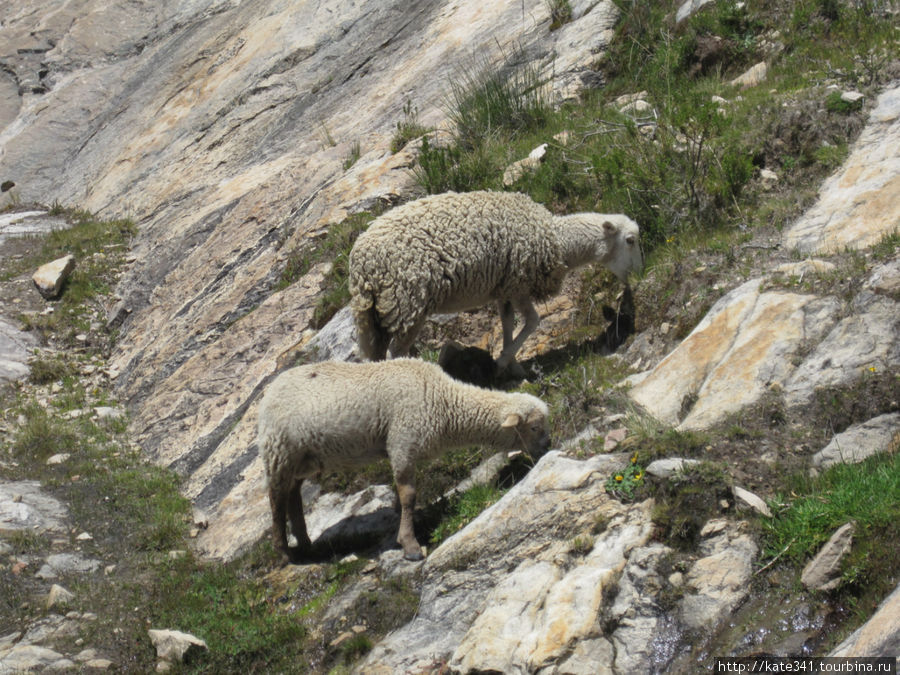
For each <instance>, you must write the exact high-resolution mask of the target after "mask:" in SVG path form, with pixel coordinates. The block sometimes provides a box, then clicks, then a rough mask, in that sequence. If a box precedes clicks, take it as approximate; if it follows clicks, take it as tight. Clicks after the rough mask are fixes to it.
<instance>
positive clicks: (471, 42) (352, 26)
mask: <svg viewBox="0 0 900 675" xmlns="http://www.w3.org/2000/svg"><path fill="white" fill-rule="evenodd" d="M4 5H5V6H4V7H3V8H2V9H3V10H4V11H3V12H0V13H2V15H3V16H4V17H6V18H5V19H4V24H3V27H2V31H3V32H2V36H3V40H2V42H0V45H2V50H3V54H2V55H0V60H2V62H3V63H4V64H5V67H4V69H3V71H2V74H0V77H2V78H5V79H6V80H7V84H6V85H5V86H7V87H9V86H10V85H9V82H8V80H9V78H12V79H13V80H14V81H15V84H16V86H17V87H18V97H17V98H18V103H17V105H16V106H13V107H14V108H17V113H16V115H15V117H11V115H12V113H9V112H8V113H7V115H8V116H9V117H7V123H6V125H5V127H4V128H3V130H2V131H0V179H2V180H3V181H7V180H9V181H12V182H14V183H15V188H14V189H13V190H11V191H10V192H9V193H6V195H5V197H6V199H9V198H10V195H17V198H18V199H21V200H23V201H26V202H27V201H29V200H40V201H42V202H44V203H50V202H53V201H57V200H58V201H60V202H62V203H74V204H77V205H78V206H79V207H80V208H86V209H89V210H91V211H95V212H97V213H98V214H100V215H105V216H112V215H124V216H129V217H131V218H133V219H134V220H135V222H136V223H137V224H138V226H139V228H140V236H139V238H138V240H137V242H136V244H135V248H134V257H135V262H134V265H133V267H132V269H130V270H129V271H128V272H127V273H126V276H125V279H124V280H123V282H122V283H121V285H120V288H119V295H120V296H121V302H120V304H119V306H117V307H116V308H113V309H112V310H111V314H112V316H113V317H114V320H115V321H122V326H121V331H122V338H123V339H122V340H121V341H120V342H119V345H120V347H119V349H118V351H117V353H116V355H115V357H114V362H113V367H114V369H115V370H116V371H118V373H119V380H118V388H119V391H120V395H121V396H122V398H123V399H124V400H125V401H126V402H127V403H128V405H129V408H130V409H131V410H132V412H133V419H134V422H133V428H134V431H135V434H136V435H137V438H138V439H139V441H140V443H141V445H142V446H143V447H144V448H145V450H146V452H148V453H150V454H151V455H152V456H153V457H154V458H155V459H156V461H159V462H162V463H165V464H167V465H171V466H173V467H175V468H176V469H177V470H178V471H180V472H182V473H184V474H185V475H187V476H188V477H189V482H188V486H187V491H188V494H189V496H190V497H191V498H192V499H194V500H195V501H196V502H197V503H198V504H199V505H200V506H201V507H202V508H205V509H209V510H212V511H217V510H218V508H217V507H218V506H219V504H220V503H221V502H222V501H223V500H226V502H227V504H228V506H227V507H226V508H223V509H221V510H222V512H223V513H225V514H228V517H233V518H235V522H241V523H242V525H241V526H240V527H238V528H233V527H231V526H230V525H229V526H228V527H227V528H226V530H225V531H224V532H222V531H220V530H219V528H218V518H217V517H213V519H212V522H211V527H210V530H209V531H208V535H207V536H206V537H205V538H204V541H203V543H202V545H203V546H205V550H206V551H207V552H208V553H209V554H210V555H215V556H224V557H228V556H231V555H233V554H234V553H235V552H236V551H237V550H238V549H239V548H240V547H241V546H244V545H246V544H247V543H249V542H250V541H252V540H253V539H254V538H255V537H256V532H258V531H259V530H260V528H262V527H263V525H264V520H265V519H264V517H263V516H264V511H265V509H264V503H263V501H262V493H261V492H260V482H259V481H260V467H259V465H258V463H256V462H254V456H255V449H253V448H252V447H251V444H252V440H253V431H252V430H253V426H254V419H253V414H252V409H251V410H250V411H249V413H248V410H247V408H248V405H250V403H251V400H252V398H253V395H254V393H255V392H256V391H257V390H258V388H259V386H260V383H261V382H263V381H264V379H265V378H266V376H267V375H269V374H270V373H272V372H273V371H274V370H275V367H276V362H277V359H278V357H279V356H280V355H281V354H283V353H284V352H286V351H287V350H288V349H290V348H292V347H293V346H295V345H296V344H297V343H298V342H300V341H301V340H302V339H303V337H304V335H303V333H304V330H306V328H307V327H308V325H309V321H310V317H311V312H312V306H313V303H314V300H315V294H316V291H317V288H318V284H319V280H320V277H319V276H318V275H317V274H318V273H320V272H321V270H319V271H318V273H317V272H316V271H314V273H312V274H310V275H308V276H307V277H306V278H305V279H304V280H303V281H302V282H301V283H299V284H295V285H293V286H291V287H289V288H287V289H286V290H284V291H282V292H279V293H275V294H272V293H271V290H272V287H273V284H274V282H275V280H276V279H277V277H278V276H279V275H280V270H281V267H282V266H283V262H284V255H285V253H286V252H288V251H290V250H292V249H293V248H295V247H296V246H297V245H298V244H299V243H301V242H304V241H305V240H307V238H308V237H310V236H314V235H316V234H317V233H321V232H322V231H323V230H324V229H326V228H327V227H328V226H329V225H330V224H334V223H336V222H339V221H341V220H342V219H343V218H344V217H345V216H346V215H347V214H348V213H351V212H354V211H357V210H361V209H367V208H372V206H373V205H375V204H377V203H392V202H394V201H396V200H397V199H398V198H399V197H400V196H401V195H402V196H403V197H404V198H406V197H408V196H409V194H410V190H411V188H412V180H411V176H410V173H409V171H408V168H409V166H410V164H411V162H412V160H413V158H412V156H411V155H409V154H407V153H404V152H400V153H397V154H391V153H390V152H389V149H388V148H389V143H390V139H391V135H392V132H393V131H394V129H395V127H396V124H397V122H398V121H401V120H402V119H403V113H402V110H403V107H404V105H406V104H407V102H408V101H413V102H415V104H416V106H417V107H421V110H420V121H421V122H422V123H424V124H437V123H439V122H440V119H441V117H442V114H443V113H442V112H441V107H440V104H441V97H442V95H443V92H444V91H445V88H446V83H447V78H448V76H449V75H450V74H451V73H452V72H454V69H459V68H460V67H461V66H462V65H464V64H466V63H467V61H468V60H470V59H494V60H497V59H500V58H501V57H502V52H503V51H505V52H507V53H508V52H509V51H510V50H512V49H513V45H514V44H518V45H519V46H520V48H521V49H522V50H523V51H524V53H527V54H528V55H529V58H534V59H544V60H547V61H548V62H549V61H550V60H552V62H553V67H554V70H555V72H556V74H557V77H556V79H555V83H556V87H557V89H558V91H559V95H560V96H562V95H567V92H569V90H570V89H571V86H572V84H573V82H574V83H575V84H578V83H580V81H581V77H584V78H585V79H589V76H591V75H592V71H588V70H586V64H589V63H591V62H592V60H593V59H594V56H595V54H596V53H597V52H598V51H599V50H601V49H602V47H603V45H604V44H605V42H606V40H608V38H609V29H610V27H611V25H612V23H613V21H614V18H615V11H614V9H613V6H612V4H611V3H599V4H597V3H580V4H579V3H576V6H575V16H576V17H577V20H576V21H574V22H572V23H571V24H568V25H567V26H566V27H564V28H563V29H561V30H558V31H555V32H553V33H551V32H549V31H548V25H549V21H550V20H549V14H548V8H547V6H546V4H545V3H544V2H541V1H534V2H528V3H524V4H523V3H513V2H509V3H491V4H489V5H484V4H483V3H480V2H474V1H460V2H452V3H445V2H436V1H430V0H429V1H423V2H414V3H408V2H402V3H392V4H390V3H389V4H385V3H382V2H359V3H357V2H351V3H342V4H340V5H339V6H337V7H335V6H334V5H333V3H325V2H310V3H295V2H266V3H233V2H194V3H188V4H185V3H170V4H158V3H146V4H140V3H139V4H135V3H124V2H123V3H113V5H112V7H107V6H106V5H107V3H99V2H98V3H92V2H87V3H79V4H78V5H77V6H75V5H66V6H64V7H62V8H57V7H56V5H55V4H54V5H50V4H49V3H48V4H47V6H43V5H41V4H40V3H28V4H26V5H25V6H22V5H21V4H20V3H4ZM119 24H121V25H122V26H125V28H123V29H122V30H118V29H111V28H110V26H112V25H119ZM497 26H503V27H504V30H503V34H502V37H498V35H497ZM361 45H362V46H363V48H360V46H361ZM593 75H594V76H595V77H596V74H593ZM422 102H429V105H428V107H427V108H426V107H425V106H424V105H423V104H422ZM73 115H76V116H77V117H75V118H73ZM354 143H359V145H360V151H361V153H362V156H361V158H360V160H359V161H358V162H356V164H354V165H353V167H352V168H351V169H350V170H349V171H345V170H344V169H343V166H342V165H343V162H344V160H345V159H346V157H347V156H348V155H349V154H350V151H351V147H352V146H353V144H354ZM235 374H237V377H235ZM245 413H248V414H245ZM242 475H243V479H242ZM232 504H241V505H242V506H244V507H246V506H248V505H251V504H252V505H253V506H254V508H253V509H252V512H250V513H244V512H240V513H237V514H235V513H234V510H233V508H232ZM242 511H243V509H242ZM251 523H252V525H251Z"/></svg>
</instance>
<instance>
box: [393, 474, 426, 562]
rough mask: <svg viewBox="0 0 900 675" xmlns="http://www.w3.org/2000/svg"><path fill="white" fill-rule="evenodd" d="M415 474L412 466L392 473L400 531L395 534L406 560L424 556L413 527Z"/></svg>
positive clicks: (418, 558) (419, 558)
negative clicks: (397, 498)
mask: <svg viewBox="0 0 900 675" xmlns="http://www.w3.org/2000/svg"><path fill="white" fill-rule="evenodd" d="M415 476H416V474H415V470H414V469H412V468H408V469H403V470H401V471H396V472H395V473H394V481H395V482H396V483H397V494H398V496H399V497H400V531H399V532H398V534H397V543H398V544H400V546H402V547H403V557H404V558H406V559H407V560H421V559H422V558H424V557H425V556H424V555H423V554H422V547H421V546H419V542H418V541H417V540H416V533H415V530H414V528H413V512H414V509H415V506H416V481H415Z"/></svg>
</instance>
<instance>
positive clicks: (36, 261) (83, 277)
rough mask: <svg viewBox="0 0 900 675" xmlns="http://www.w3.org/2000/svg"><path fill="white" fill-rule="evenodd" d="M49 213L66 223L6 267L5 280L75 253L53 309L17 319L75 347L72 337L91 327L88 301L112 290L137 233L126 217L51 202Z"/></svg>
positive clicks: (90, 306) (93, 300) (91, 315)
mask: <svg viewBox="0 0 900 675" xmlns="http://www.w3.org/2000/svg"><path fill="white" fill-rule="evenodd" d="M50 212H51V213H52V214H53V215H62V216H64V217H66V219H67V220H68V221H69V222H70V223H71V226H70V227H68V228H66V229H61V230H54V231H53V232H51V233H49V234H48V235H47V236H46V237H45V238H43V239H42V240H41V246H40V247H38V250H37V252H36V253H34V254H32V255H30V256H24V257H23V258H21V259H20V260H18V261H15V262H14V263H11V264H9V265H7V266H6V270H5V273H4V277H5V279H11V278H15V277H16V276H18V275H20V274H23V273H25V272H29V271H32V270H33V269H35V268H36V267H38V266H40V265H42V264H44V263H48V262H50V261H52V260H56V259H57V258H61V257H63V256H65V255H68V254H72V255H74V256H75V269H74V270H73V272H72V274H71V276H70V277H69V279H68V280H67V281H66V282H65V284H64V285H63V288H62V291H61V295H60V299H59V300H57V301H54V303H53V309H54V311H53V313H51V314H40V315H29V316H22V317H20V319H21V321H22V322H23V323H24V324H25V327H26V329H29V330H31V329H33V330H38V331H40V332H42V333H43V334H44V335H47V336H53V338H54V340H56V341H57V342H60V343H62V344H68V345H76V344H79V342H78V340H76V339H75V338H76V335H79V334H84V333H87V332H89V331H90V327H91V326H90V322H91V318H92V317H93V314H94V307H93V304H94V303H95V302H96V300H97V299H98V298H100V297H102V296H107V295H110V294H111V293H112V288H113V286H114V284H115V282H116V279H117V274H118V272H117V270H118V269H119V268H120V267H121V265H122V263H123V262H124V257H125V253H126V251H127V248H128V245H129V243H130V242H131V239H132V237H134V235H135V234H136V233H137V229H136V228H135V225H134V223H132V222H131V221H130V220H100V219H98V218H95V217H94V216H93V215H92V214H90V213H88V212H86V211H79V210H74V209H65V208H62V207H60V206H58V205H57V206H54V207H53V208H52V209H51V211H50Z"/></svg>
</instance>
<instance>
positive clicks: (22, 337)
mask: <svg viewBox="0 0 900 675" xmlns="http://www.w3.org/2000/svg"><path fill="white" fill-rule="evenodd" d="M37 346H38V341H37V338H35V337H34V335H32V334H31V333H26V332H25V331H21V330H19V329H18V328H16V327H15V326H13V325H12V324H10V323H8V322H6V321H4V320H3V319H2V318H0V380H7V381H11V380H19V379H22V378H23V377H27V376H28V373H29V368H28V359H29V358H30V357H31V353H32V350H33V349H34V348H35V347H37Z"/></svg>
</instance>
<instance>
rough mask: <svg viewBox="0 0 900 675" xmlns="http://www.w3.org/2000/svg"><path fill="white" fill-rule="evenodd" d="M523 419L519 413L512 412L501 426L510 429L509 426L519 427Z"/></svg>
mask: <svg viewBox="0 0 900 675" xmlns="http://www.w3.org/2000/svg"><path fill="white" fill-rule="evenodd" d="M521 421H522V417H521V416H520V415H519V413H510V414H509V415H508V416H507V417H506V419H505V420H504V421H503V424H501V425H500V426H501V427H502V428H504V429H508V428H509V427H517V426H519V422H521Z"/></svg>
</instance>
